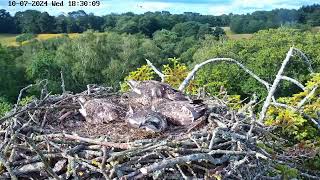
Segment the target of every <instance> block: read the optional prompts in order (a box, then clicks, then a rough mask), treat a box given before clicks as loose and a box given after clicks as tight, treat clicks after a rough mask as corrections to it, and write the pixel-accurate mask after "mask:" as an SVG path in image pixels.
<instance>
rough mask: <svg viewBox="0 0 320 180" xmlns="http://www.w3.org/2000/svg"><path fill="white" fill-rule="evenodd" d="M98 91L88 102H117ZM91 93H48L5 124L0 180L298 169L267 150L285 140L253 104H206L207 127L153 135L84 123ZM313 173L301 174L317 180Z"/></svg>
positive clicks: (262, 173) (243, 174)
mask: <svg viewBox="0 0 320 180" xmlns="http://www.w3.org/2000/svg"><path fill="white" fill-rule="evenodd" d="M100 90H101V89H99V88H98V89H96V91H95V92H94V93H92V94H91V96H92V97H95V98H101V97H104V98H106V97H107V98H117V97H119V94H112V93H108V92H105V91H100ZM86 93H87V92H83V93H80V94H75V95H73V94H63V95H47V96H45V97H44V98H42V99H41V100H34V101H33V102H31V103H29V104H27V105H26V106H23V107H20V106H17V107H15V108H14V109H13V110H12V111H11V112H10V113H9V114H8V115H7V116H5V117H4V118H2V119H1V120H0V123H1V124H0V179H10V178H12V179H18V178H19V179H48V178H54V179H92V178H97V179H113V178H116V179H120V178H123V179H136V178H153V179H158V178H161V179H181V178H184V179H188V178H201V179H220V178H223V179H263V178H264V177H266V176H267V175H272V176H273V178H275V179H277V178H278V179H279V178H281V175H279V174H277V173H275V172H277V171H275V167H276V166H277V164H288V165H289V166H291V167H292V166H294V164H295V163H296V161H295V159H294V158H286V157H287V156H285V155H284V154H285V152H284V151H282V150H281V149H278V152H277V151H274V152H273V154H270V152H266V151H265V150H264V149H266V148H265V147H266V146H269V147H273V148H275V149H277V148H276V147H277V146H281V143H283V142H284V141H282V140H281V139H280V138H278V137H276V136H274V135H272V134H271V133H270V132H269V129H268V128H267V127H264V126H263V125H261V124H258V123H256V121H255V116H254V114H253V113H252V107H251V105H250V104H249V105H248V106H245V108H243V109H242V110H241V111H234V110H232V109H230V108H228V106H227V103H226V102H225V101H224V100H221V99H215V98H205V103H206V104H207V105H208V107H209V108H208V113H207V114H208V116H207V117H206V118H205V119H202V120H201V121H200V120H199V122H202V123H198V124H197V126H193V127H172V128H170V129H168V130H167V131H165V132H163V133H150V132H145V131H143V130H140V129H136V128H131V127H129V126H128V125H127V124H126V123H125V122H114V123H109V124H102V125H90V124H88V123H86V121H85V120H84V118H83V117H82V116H81V115H80V113H79V112H78V109H79V108H80V107H79V103H78V102H77V100H76V99H77V97H79V96H81V95H84V94H86ZM275 143H277V146H276V144H275ZM261 144H263V145H261ZM307 153H309V154H308V155H309V156H310V153H312V151H311V150H310V152H307ZM270 172H273V174H271V173H270ZM307 173H308V174H307ZM310 174H312V172H303V175H304V176H307V177H311V178H316V174H313V175H310Z"/></svg>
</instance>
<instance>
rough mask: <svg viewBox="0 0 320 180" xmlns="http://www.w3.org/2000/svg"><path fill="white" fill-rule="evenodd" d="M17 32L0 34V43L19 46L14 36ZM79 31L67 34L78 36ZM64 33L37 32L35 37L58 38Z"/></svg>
mask: <svg viewBox="0 0 320 180" xmlns="http://www.w3.org/2000/svg"><path fill="white" fill-rule="evenodd" d="M18 35H19V34H0V43H1V44H2V45H4V46H19V43H17V42H16V36H18ZM79 35H80V34H79V33H70V34H68V36H69V37H70V38H71V39H74V38H77V37H79ZM63 36H64V34H38V35H37V36H36V38H35V39H37V40H39V41H45V40H48V39H53V38H60V37H63ZM25 43H28V42H22V44H25Z"/></svg>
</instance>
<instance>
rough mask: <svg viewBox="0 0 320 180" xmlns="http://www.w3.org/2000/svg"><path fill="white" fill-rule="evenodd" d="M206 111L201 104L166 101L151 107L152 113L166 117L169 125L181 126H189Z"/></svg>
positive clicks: (204, 106)
mask: <svg viewBox="0 0 320 180" xmlns="http://www.w3.org/2000/svg"><path fill="white" fill-rule="evenodd" d="M206 109H207V107H206V105H204V104H203V103H190V102H189V101H166V102H163V103H159V104H155V105H154V107H153V110H154V111H156V112H159V113H160V114H162V115H164V116H166V117H167V118H168V121H169V122H170V123H172V124H175V125H181V126H184V125H189V124H191V123H192V122H194V121H195V120H196V119H198V118H199V117H201V116H203V115H204V113H205V110H206Z"/></svg>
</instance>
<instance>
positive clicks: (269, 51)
mask: <svg viewBox="0 0 320 180" xmlns="http://www.w3.org/2000/svg"><path fill="white" fill-rule="evenodd" d="M292 45H294V46H295V47H296V48H299V49H300V50H302V51H303V52H304V53H305V54H306V55H307V56H308V58H309V59H310V60H311V61H312V65H313V67H314V70H315V72H319V67H320V66H319V65H320V53H319V49H320V34H319V33H318V34H315V33H312V32H301V30H295V29H289V28H279V29H270V30H263V31H259V32H258V33H255V34H254V35H253V37H252V38H250V39H242V40H232V39H231V40H227V41H224V42H218V41H215V40H214V38H212V37H207V38H206V39H205V40H204V41H203V42H202V44H201V47H200V48H198V49H197V51H196V52H195V54H194V55H193V60H194V62H193V64H198V63H200V62H203V61H205V60H207V59H211V58H218V57H225V58H233V59H235V60H238V61H239V62H240V63H242V64H243V65H245V66H246V67H247V68H249V69H250V70H252V71H253V72H254V73H255V74H257V75H258V76H259V77H260V78H262V79H264V80H265V81H267V82H269V83H272V82H273V80H274V79H275V76H276V74H277V72H278V70H279V68H280V66H281V63H282V62H283V60H284V58H285V56H286V53H287V52H288V50H289V48H290V47H291V46H292ZM292 60H293V61H290V63H289V64H288V66H287V67H286V71H285V72H286V75H287V76H289V77H292V78H295V79H297V80H299V81H300V82H306V81H307V80H308V76H309V72H308V70H307V66H306V65H305V64H304V63H303V61H302V60H301V58H300V57H298V56H294V57H292ZM195 80H197V81H198V82H199V83H200V84H199V85H201V86H207V91H208V92H210V93H211V94H214V93H216V92H217V91H218V90H219V87H220V86H221V85H223V86H224V87H225V88H226V89H227V90H228V92H229V93H230V94H239V95H241V96H242V98H244V97H248V96H251V94H253V93H256V94H257V96H258V97H259V98H264V97H266V95H267V91H266V89H265V87H264V86H263V85H262V84H261V83H259V82H258V81H256V80H255V79H254V78H252V77H251V76H250V75H248V74H247V73H245V72H244V71H243V70H241V69H239V67H238V66H236V65H234V64H230V63H225V62H221V63H215V64H210V65H207V66H206V67H204V68H202V69H201V70H200V71H199V73H198V74H197V76H196V77H195ZM299 91H300V89H299V88H297V87H296V86H295V85H293V84H292V83H287V82H283V83H281V85H280V86H279V87H278V88H277V93H276V97H286V96H291V95H292V94H295V93H297V92H299Z"/></svg>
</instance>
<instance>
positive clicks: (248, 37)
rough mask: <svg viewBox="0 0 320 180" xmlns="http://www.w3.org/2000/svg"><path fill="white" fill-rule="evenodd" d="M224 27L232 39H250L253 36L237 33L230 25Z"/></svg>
mask: <svg viewBox="0 0 320 180" xmlns="http://www.w3.org/2000/svg"><path fill="white" fill-rule="evenodd" d="M222 29H223V30H224V31H225V32H226V34H227V36H228V37H229V38H230V39H235V40H239V39H250V38H251V37H252V34H235V33H234V32H232V31H231V29H230V27H222Z"/></svg>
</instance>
